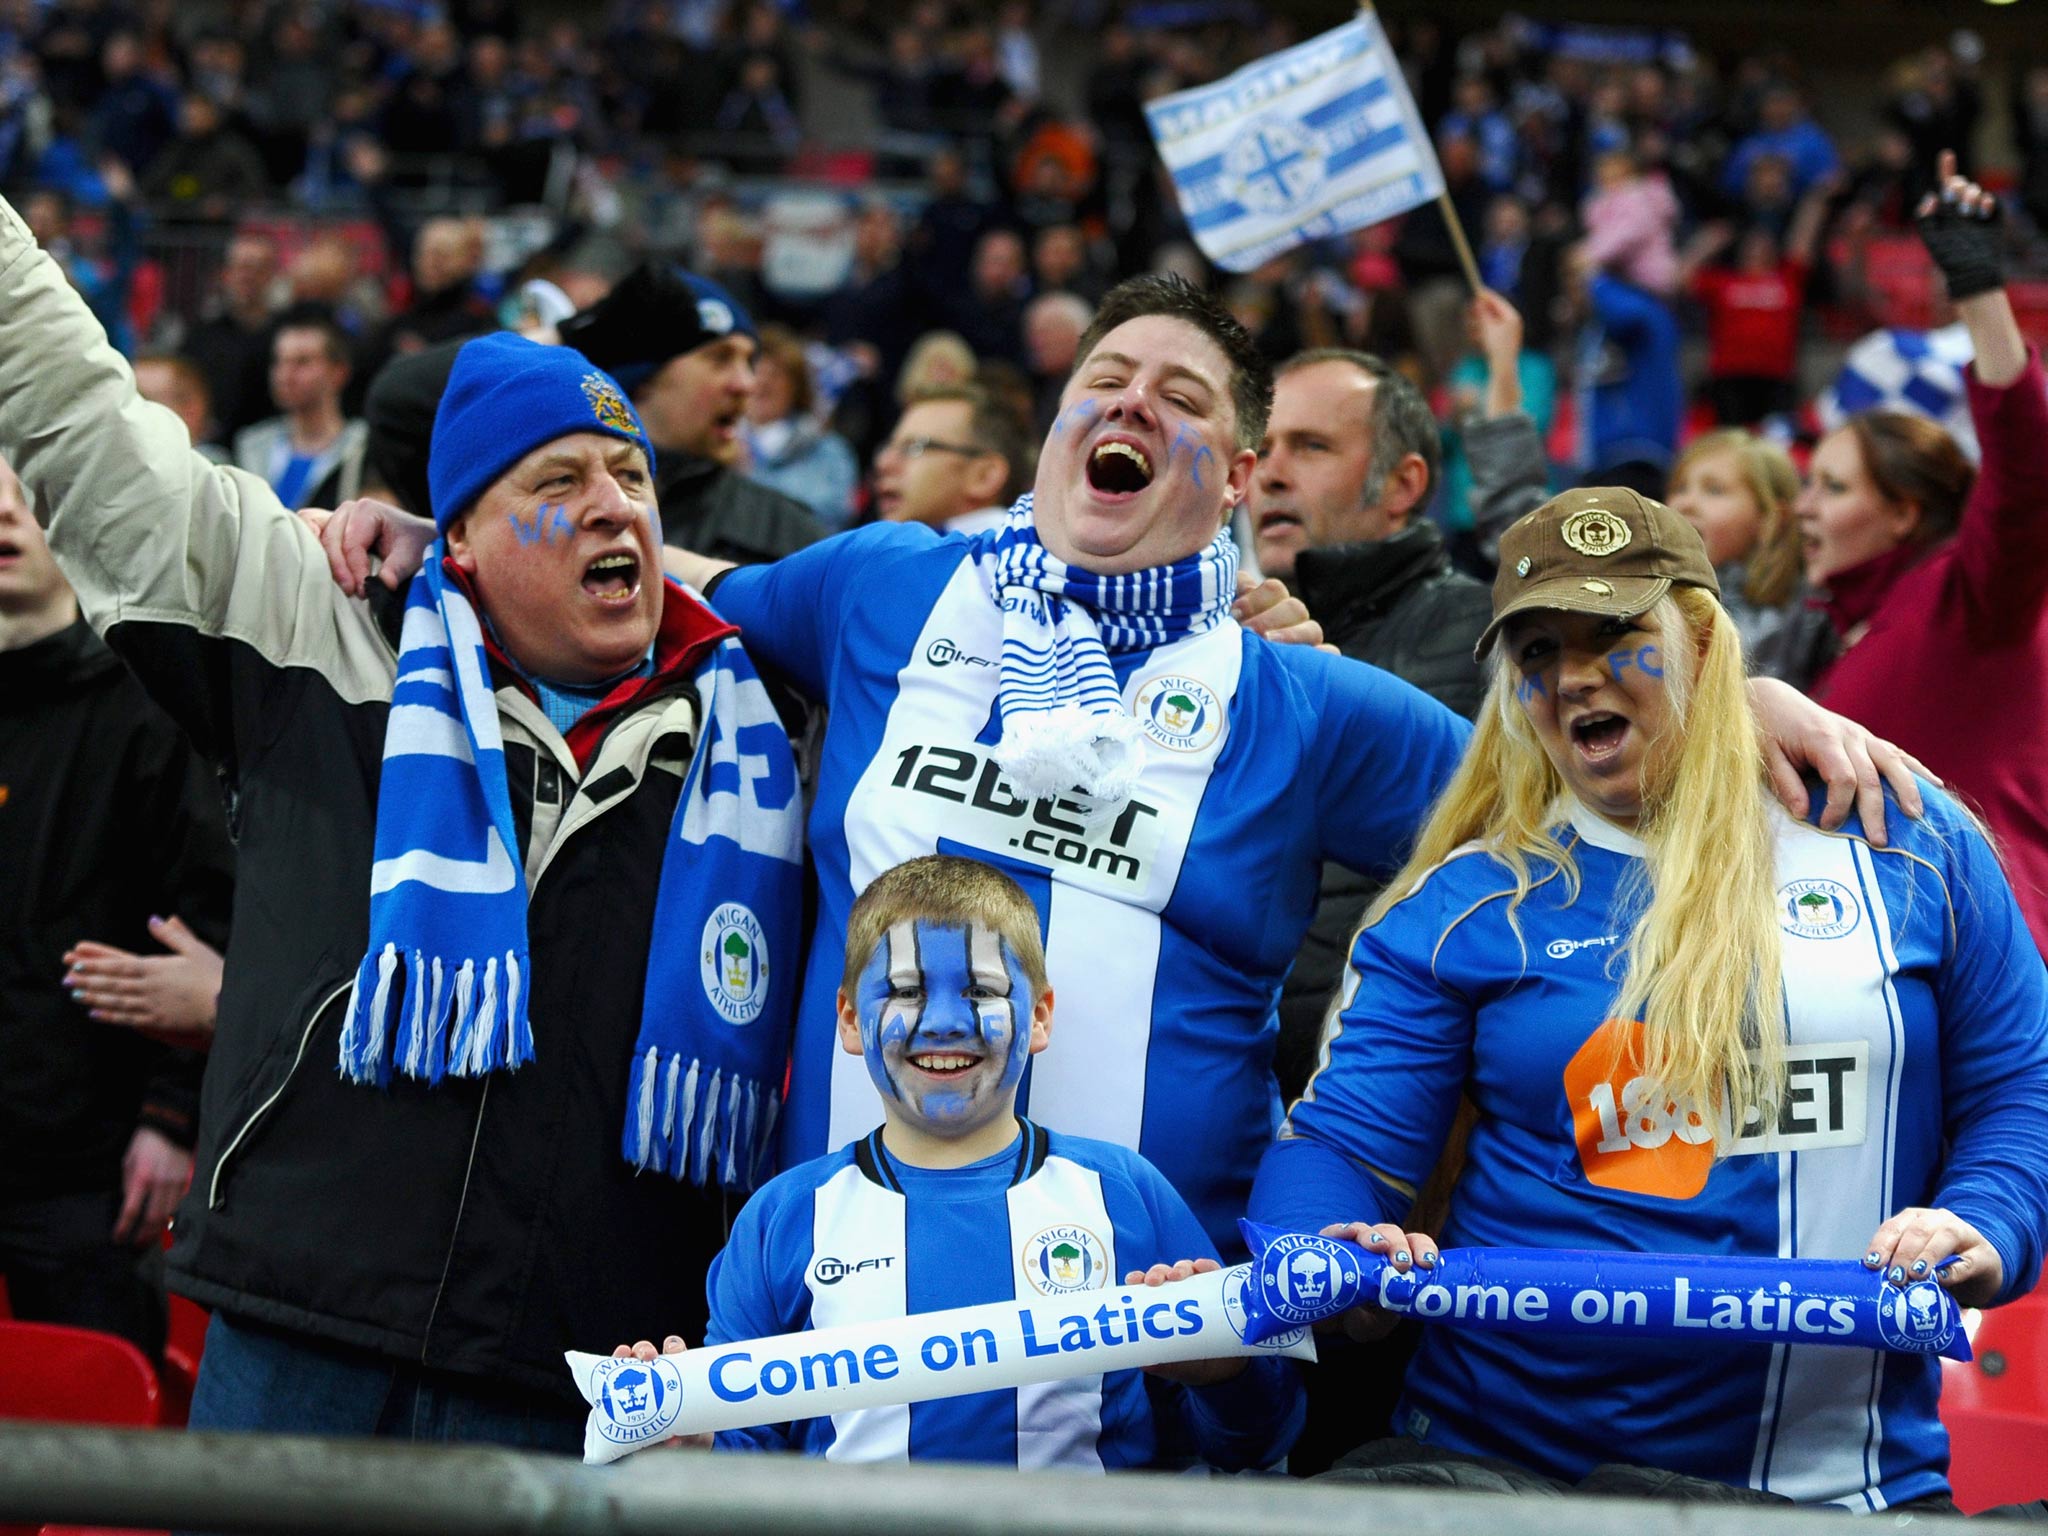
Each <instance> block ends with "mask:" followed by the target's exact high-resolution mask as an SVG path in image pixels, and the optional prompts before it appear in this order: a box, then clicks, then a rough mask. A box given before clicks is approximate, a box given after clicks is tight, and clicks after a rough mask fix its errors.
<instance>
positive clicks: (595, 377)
mask: <svg viewBox="0 0 2048 1536" xmlns="http://www.w3.org/2000/svg"><path fill="white" fill-rule="evenodd" d="M583 398H584V399H586V400H588V401H589V402H590V414H591V415H593V416H595V417H596V418H597V419H598V421H599V422H601V423H602V424H604V425H605V426H607V427H610V428H611V429H612V430H613V431H614V432H624V433H627V434H629V435H631V436H633V437H638V436H639V435H640V428H639V427H638V426H637V425H635V423H634V421H633V413H632V411H630V410H628V409H627V407H626V397H625V396H624V395H622V394H620V393H619V390H618V386H617V385H615V384H614V383H612V381H611V380H610V379H608V378H606V377H605V376H604V375H603V374H601V373H599V372H597V371H596V370H595V369H593V370H592V371H591V372H589V373H586V374H585V375H583Z"/></svg>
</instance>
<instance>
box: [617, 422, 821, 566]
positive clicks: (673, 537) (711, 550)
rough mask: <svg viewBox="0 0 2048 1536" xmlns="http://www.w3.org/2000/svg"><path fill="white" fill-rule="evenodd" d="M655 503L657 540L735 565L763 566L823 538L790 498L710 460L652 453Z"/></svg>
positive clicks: (802, 507)
mask: <svg viewBox="0 0 2048 1536" xmlns="http://www.w3.org/2000/svg"><path fill="white" fill-rule="evenodd" d="M655 457H656V461H657V462H656V464H655V469H654V476H655V499H656V501H657V502H658V503H659V505H660V507H661V536H662V537H663V538H664V539H666V540H667V541H668V542H669V543H671V544H673V545H675V546H676V547H677V548H679V549H689V550H695V551H696V552H697V553H698V554H700V555H708V556H709V557H710V558H712V559H714V560H730V561H732V562H733V563H734V564H735V565H763V564H766V563H767V562H768V561H770V560H780V559H781V558H782V557H783V556H784V555H793V554H795V553H796V552H797V551H798V550H800V549H806V548H808V547H809V546H811V545H813V544H815V543H817V542H818V540H820V539H822V538H824V537H825V529H824V525H823V524H821V523H820V522H819V521H818V520H817V518H815V517H813V516H812V515H811V509H810V508H809V507H807V506H805V505H804V504H803V503H802V502H800V501H798V500H796V498H794V497H792V496H785V495H783V494H782V492H780V491H778V490H775V489H773V488H772V487H769V486H765V485H762V484H760V483H759V482H758V481H754V480H749V479H748V478H747V477H746V476H745V475H742V474H739V473H737V472H736V471H734V470H730V469H727V468H726V467H725V466H724V465H723V464H719V463H715V462H714V461H712V460H710V459H699V458H694V457H692V456H691V455H689V454H684V453H674V452H670V453H663V452H661V451H660V450H658V449H657V450H656V454H655Z"/></svg>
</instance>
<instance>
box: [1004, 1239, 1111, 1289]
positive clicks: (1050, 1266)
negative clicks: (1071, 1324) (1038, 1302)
mask: <svg viewBox="0 0 2048 1536" xmlns="http://www.w3.org/2000/svg"><path fill="white" fill-rule="evenodd" d="M1022 1257H1023V1261H1024V1278H1025V1279H1027V1280H1029V1281H1030V1282H1031V1284H1032V1286H1033V1287H1034V1288H1035V1289H1036V1290H1037V1291H1038V1293H1039V1294H1040V1295H1041V1296H1064V1295H1066V1294H1067V1293H1068V1292H1069V1291H1094V1290H1100V1289H1101V1288H1102V1287H1103V1286H1105V1285H1107V1284H1108V1283H1109V1254H1108V1251H1107V1250H1105V1249H1104V1248H1103V1246H1102V1239H1101V1238H1099V1237H1097V1236H1096V1235H1095V1234H1094V1233H1093V1232H1090V1231H1089V1230H1088V1229H1087V1228H1086V1227H1047V1228H1046V1229H1045V1230H1044V1231H1043V1232H1041V1233H1039V1234H1038V1235H1037V1236H1036V1237H1034V1238H1032V1239H1031V1241H1030V1242H1028V1243H1026V1244H1025V1245H1024V1252H1023V1255H1022Z"/></svg>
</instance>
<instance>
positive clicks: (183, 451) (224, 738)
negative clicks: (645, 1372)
mask: <svg viewBox="0 0 2048 1536" xmlns="http://www.w3.org/2000/svg"><path fill="white" fill-rule="evenodd" d="M0 444H4V445H5V446H6V450H7V451H8V452H9V453H10V454H11V455H12V456H13V457H14V460H15V462H16V463H17V465H18V466H19V469H20V473H21V477H22V479H23V481H24V482H25V483H27V484H28V485H29V486H30V487H32V489H33V490H34V492H35V495H36V503H37V508H38V512H39V514H41V515H44V516H46V518H47V520H48V525H49V534H50V543H51V548H52V550H53V552H54V554H55V555H56V558H57V560H58V563H59V564H60V565H61V566H62V567H63V569H64V571H65V573H66V574H67V576H69V578H70V579H71V581H72V583H73V585H74V586H75V587H76V588H77V591H78V596H79V603H80V606H81V608H82V609H83V610H84V613H85V615H86V617H87V619H88V620H89V621H90V622H91V623H92V624H93V625H94V626H95V627H96V628H98V629H99V630H100V631H101V632H102V634H103V635H104V636H105V638H106V639H107V641H108V642H109V643H110V644H111V645H112V646H113V648H114V649H115V650H116V651H118V652H119V653H120V654H121V655H122V656H123V657H124V658H125V659H126V660H127V661H128V663H129V665H130V666H131V667H132V668H133V669H134V670H135V672H136V673H137V675H138V676H139V677H140V678H141V680H142V682H143V684H144V686H145V687H146V688H147V689H148V690H149V691H150V692H151V693H152V694H153V695H154V696H155V698H156V699H157V700H158V702H160V703H161V704H163V705H164V706H165V707H166V708H167V709H168V710H169V712H170V713H171V714H172V715H173V716H174V717H175V718H176V719H177V720H178V721H179V723H180V724H181V725H182V726H183V727H184V728H185V730H186V731H187V732H188V733H189V734H190V736H191V737H192V739H193V740H194V742H195V743H196V744H197V746H198V747H199V749H200V751H201V752H202V753H203V754H204V755H205V756H207V757H208V758H210V759H211V760H212V761H213V762H214V763H215V764H216V765H217V766H218V768H219V770H220V773H221V776H222V779H223V782H224V783H225V785H226V786H227V789H228V792H229V796H230V801H231V807H232V811H233V816H234V821H235V826H236V830H237V834H238V840H239V858H240V870H239V888H238V892H237V901H236V911H235V923H234V938H233V942H232V945H231V947H230V949H229V952H228V956H227V969H226V981H225V986H224V989H223V992H222V995H221V1000H220V1015H219V1028H218V1034H217V1037H216V1043H215V1046H214V1050H213V1056H212V1060H211V1063H210V1066H209V1070H208V1073H207V1077H206V1084H205V1089H204V1097H203V1100H202V1104H201V1118H200V1131H199V1147H198V1151H197V1168H196V1174H195V1177H194V1181H193V1184H192V1189H191V1193H190V1194H189V1196H188V1197H187V1198H186V1200H185V1203H184V1205H183V1207H182V1208H181V1210H180V1211H179V1214H178V1220H177V1241H176V1246H175V1247H174V1248H173V1250H172V1253H171V1255H170V1283H171V1286H172V1288H173V1289H175V1290H177V1291H179V1292H181V1293H183V1294H184V1295H186V1296H189V1297H191V1298H193V1299H194V1300H196V1301H198V1302H200V1303H202V1304H204V1305H206V1306H208V1307H211V1308H213V1309H214V1313H215V1316H214V1321H213V1325H212V1329H211V1331H210V1333H209V1335H208V1340H207V1348H206V1354H205V1359H204V1363H203V1367H202V1370H201V1375H200V1381H199V1388H198V1392H197V1394H196V1397H195V1400H194V1403H193V1414H192V1422H193V1424H194V1426H195V1427H202V1426H203V1427H210V1428H216V1429H238V1428H245V1429H257V1428H260V1429H272V1430H287V1431H298V1432H304V1433H316V1434H320V1433H327V1434H346V1435H365V1434H376V1435H396V1436H401V1437H410V1438H422V1439H465V1440H488V1441H496V1442H500V1443H504V1444H511V1445H523V1446H533V1447H543V1448H553V1449H560V1450H563V1451H569V1450H573V1449H574V1448H575V1447H576V1446H577V1445H578V1443H579V1441H580V1434H581V1421H582V1417H583V1410H582V1406H581V1404H580V1402H579V1401H578V1399H577V1397H576V1395H575V1393H574V1391H573V1389H572V1388H571V1386H570V1383H569V1380H568V1377H567V1374H566V1372H565V1371H564V1370H563V1367H562V1351H563V1350H564V1349H565V1348H569V1347H575V1346H580V1347H583V1348H595V1347H599V1346H604V1345H608V1344H610V1343H612V1342H615V1341H617V1340H618V1339H621V1338H636V1337H641V1336H645V1335H648V1334H650V1333H651V1332H652V1331H653V1330H654V1329H655V1328H656V1327H657V1326H659V1327H660V1328H662V1329H663V1330H667V1329H669V1328H673V1327H676V1326H682V1327H683V1328H685V1329H686V1330H694V1329H696V1328H698V1327H700V1326H701V1319H702V1313H701V1310H699V1311H697V1312H696V1313H695V1317H696V1319H697V1320H696V1321H692V1309H693V1308H698V1309H701V1307H702V1304H703V1303H702V1297H703V1274H704V1270H705V1267H706V1265H707V1264H708V1262H709V1260H710V1257H711V1255H712V1254H714V1253H715V1252H716V1251H717V1249H718V1248H719V1246H720V1244H721V1242H722V1240H723V1236H724V1232H725V1218H726V1214H727V1209H728V1206H729V1204H730V1203H731V1202H732V1201H733V1200H734V1199H735V1198H736V1196H737V1195H738V1194H739V1193H740V1192H742V1191H744V1190H745V1189H746V1188H747V1187H749V1186H750V1184H751V1183H752V1181H753V1180H754V1178H755V1177H756V1176H757V1175H758V1173H759V1172H760V1170H761V1168H762V1166H763V1164H764V1161H765V1159H764V1157H763V1155H762V1154H763V1148H764V1146H765V1142H766V1137H767V1134H768V1128H769V1126H770V1125H771V1124H772V1118H773V1117H772V1114H771V1113H770V1112H769V1111H770V1106H771V1105H772V1103H773V1102H774V1100H775V1098H776V1097H777V1095H778V1093H779V1089H780V1087H781V1083H782V1076H783V1071H784V1066H785V1062H786V1057H787V1041H788V1027H789V1019H790V1009H791V1001H792V999H791V997H790V996H789V993H790V990H791V984H792V983H793V982H794V980H795V973H796V970H797V967H796V966H795V964H794V963H793V957H794V954H795V951H796V948H797V946H798V943H799V939H800V936H799V934H798V933H797V931H796V923H797V917H798V910H799V906H800V882H801V865H800V863H799V862H798V861H799V860H800V857H801V854H800V827H799V825H798V819H797V818H798V814H799V805H800V802H799V798H798V796H797V793H796V784H795V775H794V770H793V765H792V763H791V760H790V755H789V752H788V746H787V741H786V739H785V738H784V736H783V734H782V732H781V729H780V727H779V726H778V725H777V723H776V721H775V718H774V714H773V710H772V708H771V707H770V705H769V704H768V702H767V699H766V696H765V694H764V693H763V691H762V689H761V687H760V684H759V682H758V680H757V679H756V678H755V677H754V676H753V673H752V670H751V668H749V667H748V666H747V664H746V659H745V656H744V655H743V653H741V652H740V650H739V647H738V645H737V643H736V642H735V641H734V640H733V638H732V636H733V631H732V629H731V627H730V626H729V625H726V624H724V623H722V622H721V621H720V620H719V619H718V618H717V617H716V616H715V615H713V614H711V613H710V612H709V611H708V610H706V609H705V608H703V607H702V606H701V605H699V604H698V603H696V602H695V601H694V600H692V599H691V598H690V597H689V596H688V595H687V594H685V593H684V592H683V591H682V590H681V589H680V588H678V587H675V586H673V585H668V584H665V583H664V580H663V578H662V576H661V572H660V566H659V561H658V555H659V549H660V532H659V524H658V521H657V515H656V512H655V506H654V497H653V476H654V459H655V455H654V453H653V452H652V450H651V449H650V447H649V444H648V440H647V433H646V430H645V428H644V427H643V425H642V422H641V419H640V417H639V416H638V415H637V414H636V413H635V412H634V410H633V408H632V406H631V404H630V403H629V401H628V399H627V397H626V395H625V392H624V391H623V390H621V388H620V387H619V385H618V383H617V381H616V380H614V379H612V378H611V377H609V376H608V375H607V374H606V373H604V372H603V371H602V370H601V369H599V368H597V367H595V366H593V365H592V364H591V363H590V362H589V361H588V360H587V359H586V358H584V357H583V356H581V355H580V354H578V353H576V352H573V351H570V350H569V349H566V348H557V347H542V346H538V345H535V344H533V343H531V342H527V341H524V340H521V339H519V338H517V337H511V336H492V337H486V338H481V339H479V340H476V341H473V342H471V343H469V344H468V345H467V346H465V347H464V348H463V349H462V351H461V352H460V354H459V355H458V356H457V358H456V360H455V366H454V369H453V372H452V374H451V376H450V379H449V383H448V389H447V393H446V396H445V398H444V400H443V402H442V405H441V408H440V411H439V413H438V415H437V417H436V421H435V427H434V434H433V443H432V451H431V456H430V463H429V479H430V482H431V493H432V502H433V509H434V515H435V525H436V528H437V530H438V533H439V539H438V540H437V542H436V544H435V545H434V546H433V548H432V549H431V550H430V551H429V558H428V561H427V564H426V567H425V568H424V569H423V570H422V572H421V574H420V575H419V577H418V578H417V579H416V580H415V581H414V582H413V583H412V584H411V586H410V588H409V590H407V591H406V592H405V593H403V594H394V593H389V592H385V591H383V590H382V589H381V588H380V589H378V590H377V592H376V593H375V594H374V595H373V597H372V598H371V599H369V600H361V599H356V600H352V599H349V598H347V597H345V596H343V595H342V594H341V593H340V592H339V591H338V590H337V589H336V587H335V586H334V584H333V583H332V581H331V580H330V579H329V576H328V570H327V564H326V561H325V559H324V558H323V556H322V554H321V552H320V549H319V546H318V544H317V542H316V541H315V540H314V538H313V537H312V535H311V534H310V533H308V532H307V530H306V529H305V528H304V527H303V526H302V525H301V524H300V523H299V522H298V521H297V520H296V519H295V518H294V517H292V515H291V514H290V513H288V512H287V511H286V510H285V509H284V508H283V507H282V506H281V505H280V504H279V503H278V501H277V498H276V497H275V495H273V494H272V493H271V491H270V489H269V488H268V487H267V486H266V485H264V484H263V483H262V482H261V481H260V480H258V479H257V478H255V477H254V476H251V475H247V474H244V473H242V472H240V471H238V470H234V469H230V468H223V467H219V466H216V465H212V464H210V463H208V462H207V461H205V460H204V459H201V458H199V457H198V456H197V455H195V454H193V453H192V452H191V451H190V449H189V447H188V446H187V443H186V438H185V431H184V428H183V426H182V425H181V424H180V423H179V422H178V420H177V419H176V418H175V417H174V416H173V415H171V413H170V412H168V411H167V410H164V409H163V408H161V407H158V406H155V405H151V404H148V403H146V402H144V401H143V400H142V399H140V398H139V397H138V396H137V394H136V392H135V386H134V381H133V378H132V376H131V375H130V373H129V371H128V368H127V366H126V365H125V364H124V363H123V362H122V360H121V359H120V357H119V356H118V355H117V354H116V353H115V352H114V351H113V350H112V349H111V348H110V347H109V346H108V345H107V343H106V341H105V339H104V337H103V336H102V334H101V332H100V328H99V325H98V323H97V322H96V321H95V320H94V319H93V318H92V315H91V313H90V311H89V310H87V308H86V307H85V305H84V303H83V301H81V300H80V299H79V298H78V296H77V294H76V293H75V292H74V291H73V290H72V289H71V288H70V286H69V285H68V284H67V283H66V282H65V280H64V277H63V274H62V272H61V271H60V270H59V269H58V267H57V266H56V265H55V264H54V263H53V262H52V261H51V260H50V259H49V257H48V256H46V255H44V254H43V253H41V252H39V251H38V250H37V249H36V246H35V242H34V240H33V238H32V237H31V236H30V234H29V232H28V230H27V229H26V227H25V226H24V225H23V224H22V223H21V221H20V220H19V219H18V218H17V217H16V216H15V214H14V212H13V210H12V209H11V208H9V207H7V206H6V205H5V204H4V203H0ZM734 942H737V943H740V944H744V945H745V946H747V947H748V953H749V955H750V956H751V957H752V958H753V960H754V961H755V962H757V963H754V964H752V965H751V966H749V967H747V968H739V967H727V966H721V965H717V964H712V963H709V962H702V961H701V959H700V957H701V955H702V954H705V953H711V954H725V953H729V952H731V946H732V944H733V943H734ZM771 954H772V955H773V956H774V957H775V959H776V961H777V962H778V963H777V964H775V965H773V966H770V965H769V964H768V959H769V956H770V955H771ZM785 959H788V960H790V961H791V963H788V964H784V963H780V962H782V961H784V960H785ZM742 969H744V974H742ZM735 1024H746V1025H748V1026H750V1027H748V1028H745V1029H735V1028H733V1027H732V1026H733V1025H735ZM599 1255H602V1261H601V1262H599V1261H597V1257H596V1256H599Z"/></svg>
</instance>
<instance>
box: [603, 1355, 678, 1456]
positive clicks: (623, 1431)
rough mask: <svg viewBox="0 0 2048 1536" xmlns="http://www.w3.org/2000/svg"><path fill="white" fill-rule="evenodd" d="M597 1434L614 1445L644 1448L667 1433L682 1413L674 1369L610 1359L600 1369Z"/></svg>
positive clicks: (635, 1361)
mask: <svg viewBox="0 0 2048 1536" xmlns="http://www.w3.org/2000/svg"><path fill="white" fill-rule="evenodd" d="M597 1370H598V1388H597V1406H598V1409H599V1410H600V1411H599V1414H598V1417H597V1420H596V1422H597V1430H598V1433H599V1434H601V1435H603V1436H604V1438H605V1439H607V1440H609V1441H611V1442H612V1443H613V1444H614V1445H644V1444H646V1443H647V1442H648V1441H649V1440H652V1439H654V1438H655V1437H656V1436H657V1435H663V1434H666V1433H667V1432H668V1428H669V1426H670V1425H671V1424H673V1423H675V1421H676V1416H677V1415H678V1414H680V1413H681V1412H682V1411H683V1395H682V1391H681V1389H680V1385H679V1383H677V1382H676V1381H675V1380H673V1379H672V1371H673V1367H663V1366H659V1365H657V1364H655V1363H654V1362H651V1361H645V1360H630V1359H628V1360H607V1361H605V1362H604V1363H603V1364H601V1365H600V1366H599V1367H598V1368H597Z"/></svg>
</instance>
